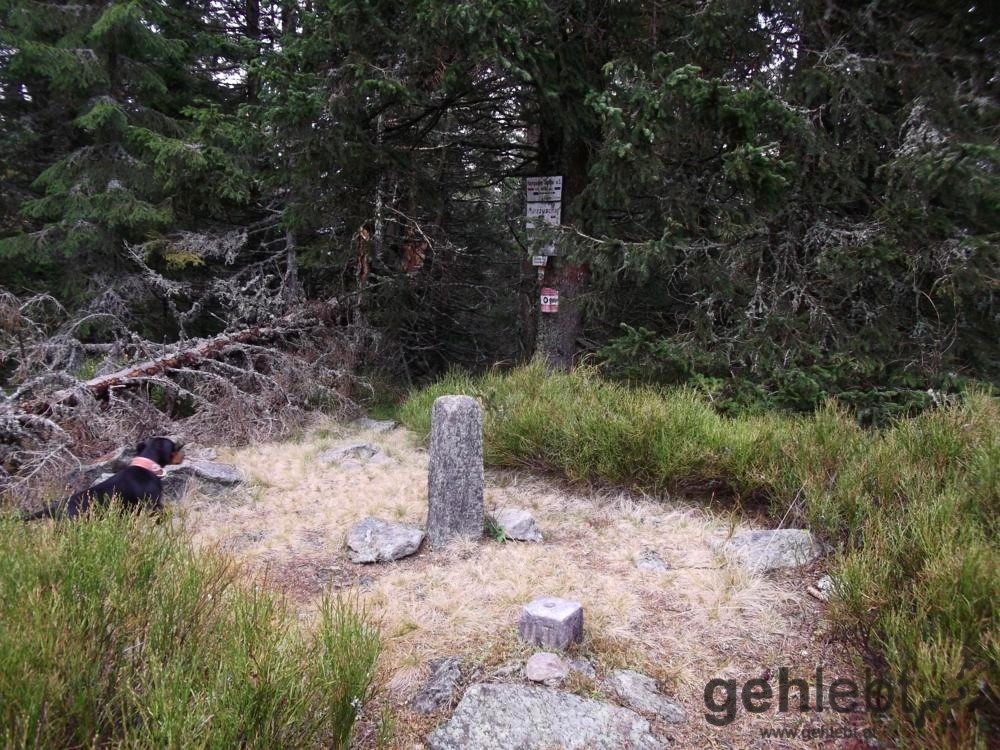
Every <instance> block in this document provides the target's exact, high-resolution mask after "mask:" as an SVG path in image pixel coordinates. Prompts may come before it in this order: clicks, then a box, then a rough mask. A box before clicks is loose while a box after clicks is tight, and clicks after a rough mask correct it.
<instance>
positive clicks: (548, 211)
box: [527, 201, 562, 229]
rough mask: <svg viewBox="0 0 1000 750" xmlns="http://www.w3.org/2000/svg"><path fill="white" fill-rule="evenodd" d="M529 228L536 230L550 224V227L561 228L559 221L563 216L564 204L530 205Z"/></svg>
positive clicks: (555, 202) (552, 202) (556, 202)
mask: <svg viewBox="0 0 1000 750" xmlns="http://www.w3.org/2000/svg"><path fill="white" fill-rule="evenodd" d="M527 213H528V228H529V229H534V228H535V227H540V226H544V225H546V224H548V225H549V226H552V227H556V226H559V219H560V218H561V216H562V203H560V202H559V201H551V202H548V203H529V204H528V212H527Z"/></svg>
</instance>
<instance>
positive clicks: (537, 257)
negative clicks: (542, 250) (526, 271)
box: [531, 255, 549, 266]
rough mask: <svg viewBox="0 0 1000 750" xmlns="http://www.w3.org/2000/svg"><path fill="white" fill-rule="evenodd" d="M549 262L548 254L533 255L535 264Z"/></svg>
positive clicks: (540, 264)
mask: <svg viewBox="0 0 1000 750" xmlns="http://www.w3.org/2000/svg"><path fill="white" fill-rule="evenodd" d="M548 262H549V256H547V255H532V256H531V265H533V266H544V265H545V264H546V263H548Z"/></svg>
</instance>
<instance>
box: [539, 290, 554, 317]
mask: <svg viewBox="0 0 1000 750" xmlns="http://www.w3.org/2000/svg"><path fill="white" fill-rule="evenodd" d="M540 301H541V303H542V312H543V313H554V312H559V290H558V289H550V288H548V287H543V288H542V294H541V300H540Z"/></svg>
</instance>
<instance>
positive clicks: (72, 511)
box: [25, 437, 184, 521]
mask: <svg viewBox="0 0 1000 750" xmlns="http://www.w3.org/2000/svg"><path fill="white" fill-rule="evenodd" d="M183 447H184V446H183V444H182V443H181V441H180V440H179V439H178V438H165V437H154V438H149V439H148V440H146V441H145V442H143V443H139V447H138V448H136V450H135V453H136V455H135V458H133V459H132V463H131V464H130V465H129V466H127V467H126V468H124V469H122V470H121V471H119V472H118V473H117V474H115V475H114V476H113V477H108V478H107V479H105V480H104V481H103V482H99V483H98V484H95V485H94V486H93V487H90V488H89V489H86V490H82V491H81V492H77V493H76V494H75V495H71V496H70V497H69V498H67V499H66V500H63V501H61V502H58V503H53V504H52V505H50V506H49V507H47V508H43V509H42V510H40V511H38V512H37V513H32V514H31V515H28V516H26V517H25V520H26V521H34V520H37V519H39V518H61V517H68V518H76V517H77V516H80V515H82V514H84V513H86V512H87V510H88V509H89V508H91V507H95V506H100V505H107V504H108V503H110V502H111V500H112V498H114V499H116V500H118V502H120V503H121V504H122V508H123V509H124V510H127V511H134V510H139V509H140V508H145V509H147V510H157V511H158V510H161V509H162V508H163V499H162V498H163V483H162V482H161V481H160V479H161V478H162V477H163V473H164V472H163V467H164V466H167V465H169V464H179V463H180V462H181V461H183V460H184V451H183V450H182V448H183Z"/></svg>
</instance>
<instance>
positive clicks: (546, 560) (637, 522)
mask: <svg viewBox="0 0 1000 750" xmlns="http://www.w3.org/2000/svg"><path fill="white" fill-rule="evenodd" d="M359 437H362V438H364V439H366V440H369V441H371V442H374V443H377V444H379V445H380V446H382V447H383V449H384V450H385V452H386V453H388V455H389V456H391V457H392V458H393V459H394V460H395V463H393V464H391V465H386V466H365V467H363V468H360V469H354V470H345V469H343V468H341V467H339V466H336V465H332V466H329V465H323V464H322V463H320V462H318V461H317V460H316V457H317V455H318V454H319V453H321V452H322V451H323V450H324V449H326V448H328V447H331V446H334V445H337V444H338V443H340V442H342V441H344V440H349V439H350V440H353V439H357V438H359ZM221 458H222V460H229V461H232V462H233V463H235V464H237V465H239V466H240V467H242V468H243V469H244V470H245V471H246V472H247V473H248V475H249V476H250V477H251V478H252V481H251V483H250V486H249V488H247V489H246V490H244V491H243V495H242V496H235V497H230V498H226V499H221V500H220V499H218V498H216V499H212V498H204V497H189V498H187V499H186V500H185V501H183V502H182V503H181V508H180V512H179V514H178V517H179V518H180V519H182V521H183V523H184V524H185V526H186V528H187V529H188V530H189V533H190V534H191V535H192V537H193V539H194V541H195V543H196V544H198V545H202V546H218V547H220V548H223V549H226V550H229V551H230V552H231V553H233V554H235V555H236V557H237V558H239V559H241V560H243V561H245V562H246V563H248V564H249V565H250V566H251V568H252V569H255V570H258V571H267V577H268V580H269V581H270V583H271V584H272V585H274V586H276V587H278V588H280V589H281V590H283V591H285V592H286V593H287V594H288V595H289V597H290V598H291V599H292V600H293V601H294V602H295V603H296V604H298V605H299V607H300V611H301V612H302V615H303V616H305V617H308V616H310V614H311V613H312V612H313V611H314V605H315V603H316V602H317V601H318V597H319V596H320V594H321V593H322V592H323V591H325V590H327V589H328V588H330V587H346V586H355V585H356V586H357V587H358V589H359V590H360V592H361V595H362V598H363V600H365V601H367V602H368V603H369V604H371V605H372V606H373V609H374V611H375V612H380V613H381V615H382V618H383V621H382V630H383V636H384V640H385V646H384V654H383V668H384V670H385V674H386V679H387V687H388V690H387V695H388V696H389V700H390V701H391V702H392V703H393V704H395V707H396V710H397V711H398V712H400V713H401V715H403V716H406V717H407V719H408V720H409V719H410V718H414V719H415V717H409V716H408V714H406V709H405V703H406V701H407V699H408V698H409V697H410V696H411V695H412V694H413V692H414V691H415V690H416V688H417V687H418V686H419V684H420V682H421V681H422V680H423V679H424V677H425V675H426V668H425V665H426V662H427V661H428V660H429V659H432V658H434V657H438V656H447V655H454V654H458V655H461V657H462V659H463V664H464V665H465V666H464V669H463V672H464V674H466V675H468V674H470V673H474V674H475V675H477V676H476V677H475V679H484V678H485V679H489V678H490V676H491V674H492V673H493V672H494V671H495V670H496V668H497V667H499V666H500V665H502V664H504V663H506V662H508V661H510V660H514V659H524V658H526V657H527V656H528V655H530V653H531V651H530V650H529V649H527V648H526V647H525V646H524V645H523V644H520V643H519V642H518V641H517V638H516V624H517V617H518V614H519V611H520V607H521V606H522V605H523V604H524V603H526V602H527V601H529V600H531V599H533V598H535V597H537V596H541V595H555V596H565V597H568V598H573V599H576V600H578V601H580V602H581V603H582V604H583V606H584V612H585V618H586V627H585V629H586V634H587V638H586V641H585V642H584V643H583V644H582V646H581V647H580V653H581V654H583V655H584V656H586V657H588V658H589V659H590V660H591V661H592V662H593V663H594V666H595V667H596V668H597V670H598V673H599V675H600V674H602V673H604V672H606V671H607V670H609V669H612V668H617V667H624V666H628V667H631V668H635V669H638V670H641V671H644V672H646V673H648V674H650V675H652V676H654V677H656V678H657V679H658V680H659V681H660V684H661V686H662V687H663V688H664V690H665V691H666V692H667V693H669V694H671V695H673V696H675V697H676V698H677V699H678V701H679V702H680V703H682V704H683V705H684V707H685V709H686V710H687V711H688V715H689V719H688V721H687V723H686V724H684V725H683V726H681V727H670V728H669V729H667V730H666V733H667V734H668V735H669V736H671V737H674V738H675V739H677V740H678V741H679V742H680V743H681V744H680V746H681V747H696V746H697V747H712V746H716V744H717V743H721V742H722V741H723V740H725V741H726V742H736V743H737V745H738V746H747V745H748V744H749V742H751V741H753V740H758V739H759V730H760V727H761V726H766V725H769V724H775V723H776V724H782V723H785V722H789V721H790V717H780V716H779V717H775V716H774V715H763V716H756V717H750V716H749V715H746V714H741V715H740V717H739V719H738V720H737V721H736V722H734V723H733V724H732V725H730V726H729V727H727V728H725V729H717V728H715V727H712V726H709V725H708V724H707V723H706V722H705V721H704V718H703V716H702V714H703V713H704V712H705V708H704V705H703V703H702V700H703V699H702V694H703V690H704V686H705V683H706V682H707V681H708V680H709V679H711V678H713V677H726V678H729V677H733V678H736V679H738V680H740V681H742V680H746V679H749V678H751V677H759V676H761V675H762V674H763V673H764V672H765V671H766V670H767V669H769V668H770V669H772V671H774V672H775V673H776V671H777V667H778V666H790V667H793V669H794V668H795V666H796V665H802V666H801V668H800V669H797V670H794V671H796V672H799V673H800V674H803V675H807V674H811V673H812V670H813V669H814V668H815V666H816V665H817V664H818V663H826V664H827V665H830V664H835V665H836V667H837V668H836V669H830V671H829V672H828V673H829V674H833V675H834V676H844V677H846V676H850V674H851V671H850V669H849V667H847V666H846V664H845V663H844V662H845V659H844V658H843V657H842V655H841V654H840V653H839V651H838V650H837V648H836V647H834V646H830V645H828V638H827V635H826V633H825V632H824V631H823V629H822V626H821V625H820V624H819V621H820V616H821V612H820V605H819V604H818V603H817V602H815V601H813V600H812V599H810V598H808V597H807V596H805V586H806V584H807V583H809V582H811V581H812V577H809V576H805V575H804V574H802V573H800V574H799V575H796V576H789V577H783V578H775V577H767V576H762V575H757V574H752V573H748V572H746V571H744V570H742V569H740V568H737V567H732V566H730V565H728V564H726V561H725V560H723V559H721V558H720V557H719V555H718V554H716V553H715V552H714V551H713V549H712V546H711V543H712V542H713V541H718V540H721V539H724V538H725V537H726V536H727V535H729V534H730V533H732V531H734V530H736V531H738V530H742V527H741V526H739V525H738V524H735V525H734V524H733V523H732V522H731V520H730V519H728V518H720V517H716V516H713V515H711V514H710V513H708V512H707V511H705V510H703V509H701V508H697V507H694V506H688V505H686V504H684V503H682V502H677V501H673V500H670V499H669V498H651V497H642V496H635V495H629V494H625V493H621V492H609V491H599V490H594V491H583V490H578V489H572V488H567V487H564V486H561V485H560V484H558V483H555V482H552V481H548V480H546V479H542V478H538V477H532V476H529V475H525V474H519V473H514V472H504V473H490V474H488V476H487V492H486V503H487V507H488V508H492V509H499V508H502V507H523V508H527V509H529V510H531V511H532V513H533V514H534V515H535V517H536V519H537V520H538V522H539V525H540V526H541V528H542V530H543V532H544V534H545V537H546V541H545V543H544V544H541V545H536V544H525V543H510V542H508V543H505V544H500V543H497V542H495V541H492V540H485V539H484V540H483V541H482V542H478V543H459V544H455V545H453V546H452V547H451V548H449V549H447V550H445V551H433V552H431V551H426V550H425V551H422V552H420V553H419V554H418V555H416V556H414V557H411V558H408V559H406V560H402V561H399V562H397V563H391V564H386V565H371V566H357V565H352V564H351V563H350V562H349V561H348V560H347V556H346V553H345V552H344V549H343V547H344V537H345V535H346V532H347V530H348V528H349V527H350V526H351V525H352V524H353V523H354V522H356V521H358V520H360V519H361V518H363V517H365V516H367V515H373V516H378V517H382V518H386V519H395V520H399V521H403V522H408V523H413V524H422V523H423V522H424V519H425V515H426V507H427V484H426V477H427V453H426V451H425V450H424V449H422V448H421V447H419V446H418V444H417V443H416V440H415V438H414V437H413V435H412V434H411V433H409V432H407V431H405V430H402V429H399V430H396V431H394V432H392V433H389V434H386V435H371V434H365V433H358V432H356V431H350V430H346V429H344V428H341V427H336V426H330V427H328V428H324V429H321V430H318V431H315V432H313V433H311V434H310V435H308V436H307V437H306V438H305V439H303V440H302V441H300V442H295V443H276V444H265V445H260V446H256V447H253V448H244V449H238V450H231V451H223V453H222V456H221ZM645 550H652V551H655V552H656V553H657V554H658V555H659V556H660V557H661V558H662V559H663V560H664V561H665V562H666V563H667V564H668V565H669V566H670V570H668V571H667V572H664V573H656V572H649V571H643V570H639V569H638V568H637V567H636V566H635V560H636V559H637V558H638V557H639V556H640V555H641V554H642V553H643V551H645ZM828 669H829V666H828ZM594 687H595V686H594V685H593V684H590V683H588V682H587V681H582V682H581V684H580V685H579V686H578V689H580V690H581V691H582V692H587V691H588V690H593V689H594ZM427 725H428V724H427V722H426V721H423V720H418V721H417V723H410V722H408V721H407V722H404V721H400V722H398V731H399V736H398V737H397V740H398V742H399V745H400V746H412V742H413V741H415V740H419V733H420V731H422V730H423V729H424V728H425V727H426V726H427ZM768 742H776V740H774V741H772V740H768ZM788 742H791V741H788ZM408 743H409V744H408ZM787 746H788V747H797V746H799V745H798V744H796V743H795V742H791V744H788V745H787ZM803 746H811V747H815V746H816V745H815V743H812V744H810V745H803Z"/></svg>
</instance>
